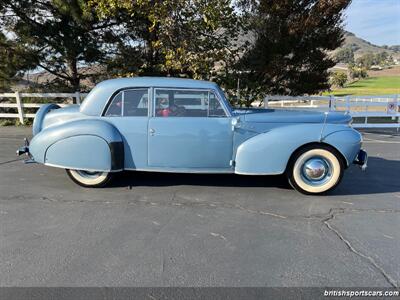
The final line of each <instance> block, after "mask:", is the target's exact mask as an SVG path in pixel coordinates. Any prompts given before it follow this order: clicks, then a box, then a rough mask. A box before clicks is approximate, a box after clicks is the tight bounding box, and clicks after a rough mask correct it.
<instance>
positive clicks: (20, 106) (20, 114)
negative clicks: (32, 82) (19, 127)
mask: <svg viewBox="0 0 400 300" xmlns="http://www.w3.org/2000/svg"><path fill="white" fill-rule="evenodd" d="M86 95H87V94H81V93H79V92H76V93H20V92H15V93H3V94H0V100H1V98H14V99H15V102H14V103H10V102H0V109H2V108H16V109H17V113H1V112H0V118H18V119H19V121H20V122H21V123H22V124H23V123H24V120H25V119H26V118H34V117H35V114H34V113H25V112H24V109H25V108H39V107H40V106H41V105H42V104H43V103H23V101H22V98H45V99H50V98H71V99H75V101H74V102H75V103H77V104H80V103H81V97H84V96H86ZM51 102H52V101H49V103H51ZM59 105H60V106H67V105H68V104H65V103H64V104H59Z"/></svg>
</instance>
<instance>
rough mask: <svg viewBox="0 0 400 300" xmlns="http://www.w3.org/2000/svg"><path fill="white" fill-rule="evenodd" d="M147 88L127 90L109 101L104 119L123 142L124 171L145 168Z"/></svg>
mask: <svg viewBox="0 0 400 300" xmlns="http://www.w3.org/2000/svg"><path fill="white" fill-rule="evenodd" d="M150 91H151V89H149V88H129V89H124V90H122V91H119V92H118V93H117V94H115V95H114V97H113V98H112V99H111V101H110V103H109V105H108V106H107V108H106V111H105V113H104V118H105V119H106V120H107V121H108V122H110V123H112V124H114V125H115V127H116V128H118V130H119V131H120V132H121V135H122V138H123V140H124V167H125V169H146V168H147V131H148V130H147V126H148V115H149V99H150V97H149V95H150Z"/></svg>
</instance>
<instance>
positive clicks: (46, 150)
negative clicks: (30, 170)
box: [29, 119, 124, 171]
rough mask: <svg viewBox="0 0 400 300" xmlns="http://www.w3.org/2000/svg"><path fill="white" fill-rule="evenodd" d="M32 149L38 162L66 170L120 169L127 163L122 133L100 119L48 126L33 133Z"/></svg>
mask: <svg viewBox="0 0 400 300" xmlns="http://www.w3.org/2000/svg"><path fill="white" fill-rule="evenodd" d="M29 152H30V154H31V155H32V157H33V159H34V160H35V161H36V162H39V163H43V164H46V165H51V166H55V167H61V168H66V169H79V170H88V171H119V170H122V169H123V166H124V145H123V140H122V137H121V134H120V133H119V131H118V130H117V129H116V128H115V127H114V126H113V125H112V124H110V123H108V122H105V121H103V120H99V119H83V120H82V119H80V120H73V121H69V122H65V123H63V124H60V125H57V126H52V127H49V128H45V129H44V130H42V131H41V132H39V133H38V134H37V135H35V136H34V138H33V139H32V141H31V143H30V146H29Z"/></svg>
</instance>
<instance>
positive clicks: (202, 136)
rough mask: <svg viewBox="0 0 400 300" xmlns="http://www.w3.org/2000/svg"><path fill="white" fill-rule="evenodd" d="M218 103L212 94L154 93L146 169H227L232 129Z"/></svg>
mask: <svg viewBox="0 0 400 300" xmlns="http://www.w3.org/2000/svg"><path fill="white" fill-rule="evenodd" d="M219 101H220V100H219V99H218V97H217V96H216V94H215V93H214V92H213V91H211V90H201V89H200V90H194V89H165V88H157V89H154V99H153V104H154V105H153V116H152V117H151V118H150V119H149V136H148V164H149V166H150V167H157V168H181V169H182V168H183V169H187V168H190V169H197V168H201V169H203V170H204V171H206V170H207V169H221V170H223V169H230V168H231V166H230V164H231V163H230V162H231V159H232V142H233V138H232V137H233V132H232V125H231V119H230V117H228V116H227V113H226V111H224V109H223V108H222V106H221V103H220V102H219Z"/></svg>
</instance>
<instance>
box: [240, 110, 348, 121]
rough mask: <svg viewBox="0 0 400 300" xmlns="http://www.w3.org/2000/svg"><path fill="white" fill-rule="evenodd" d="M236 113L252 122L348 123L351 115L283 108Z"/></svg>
mask: <svg viewBox="0 0 400 300" xmlns="http://www.w3.org/2000/svg"><path fill="white" fill-rule="evenodd" d="M235 115H238V116H242V117H243V119H244V121H246V122H251V123H336V124H346V123H349V122H350V121H351V116H350V115H348V114H345V113H341V112H321V111H304V110H283V109H254V110H235Z"/></svg>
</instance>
